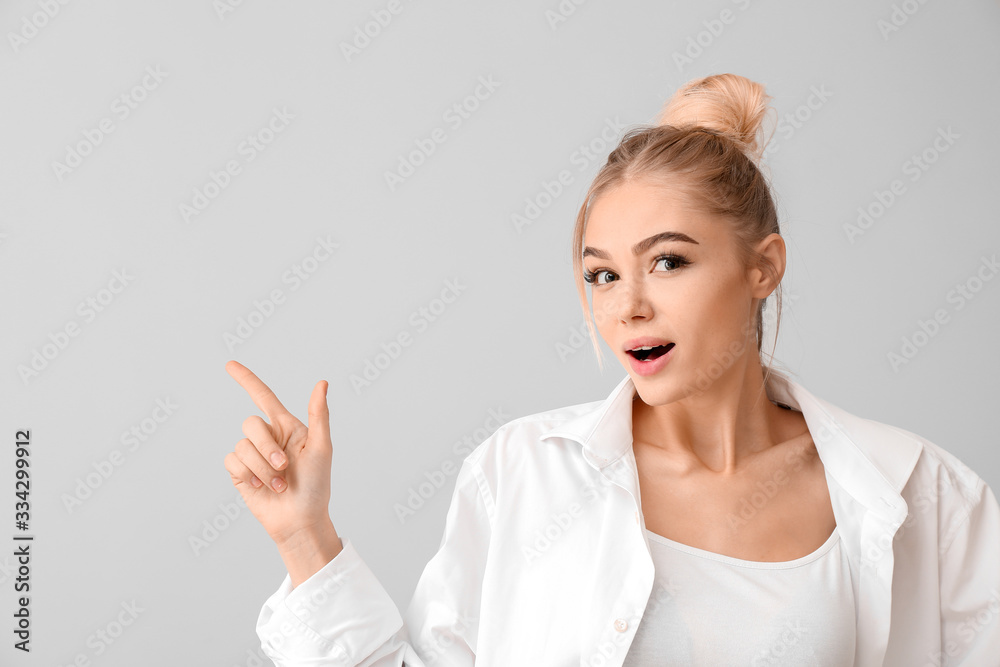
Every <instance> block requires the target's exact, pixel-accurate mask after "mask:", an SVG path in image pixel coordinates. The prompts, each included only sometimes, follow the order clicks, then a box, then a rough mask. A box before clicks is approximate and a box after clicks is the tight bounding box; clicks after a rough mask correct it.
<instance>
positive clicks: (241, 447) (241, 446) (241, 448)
mask: <svg viewBox="0 0 1000 667" xmlns="http://www.w3.org/2000/svg"><path fill="white" fill-rule="evenodd" d="M256 450H257V448H256V447H254V445H253V443H252V442H251V441H250V438H243V439H242V440H240V441H239V442H237V443H236V450H235V451H236V454H237V455H238V456H239V457H240V459H242V458H243V457H245V456H246V455H248V454H251V453H252V452H254V451H256Z"/></svg>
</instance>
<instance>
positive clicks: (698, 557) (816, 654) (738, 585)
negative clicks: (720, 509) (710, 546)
mask: <svg viewBox="0 0 1000 667" xmlns="http://www.w3.org/2000/svg"><path fill="white" fill-rule="evenodd" d="M646 535H647V536H648V537H649V547H650V551H651V552H652V556H653V563H654V566H655V569H656V575H655V580H654V582H653V590H652V592H651V593H650V596H649V601H648V602H647V603H646V609H645V611H644V612H643V616H642V618H641V620H640V622H639V627H638V629H637V630H636V635H635V638H634V639H633V640H632V645H631V646H630V647H629V651H628V654H627V655H626V656H625V662H624V663H623V667H645V666H647V665H727V666H730V665H741V666H745V667H765V666H767V665H795V667H807V666H822V667H845V666H850V665H853V664H854V643H855V639H856V637H855V632H856V627H855V626H856V621H855V611H854V589H853V587H852V586H851V570H850V564H849V563H848V561H847V554H846V553H844V550H843V545H842V544H841V541H840V533H839V532H838V531H837V529H834V530H833V532H832V533H831V534H830V537H829V538H827V540H826V542H825V543H824V544H823V546H821V547H820V548H819V549H817V550H816V551H814V552H813V553H811V554H809V555H807V556H803V557H801V558H797V559H795V560H790V561H782V562H770V563H769V562H759V561H749V560H742V559H739V558H733V557H731V556H724V555H722V554H717V553H713V552H711V551H705V550H703V549H698V548H696V547H692V546H688V545H686V544H681V543H680V542H675V541H673V540H669V539H667V538H665V537H663V536H661V535H657V534H656V533H654V532H652V531H649V530H646Z"/></svg>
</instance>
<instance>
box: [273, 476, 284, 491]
mask: <svg viewBox="0 0 1000 667" xmlns="http://www.w3.org/2000/svg"><path fill="white" fill-rule="evenodd" d="M271 486H273V487H274V490H275V491H281V490H282V489H283V488H285V480H283V479H281V478H280V477H275V478H274V479H272V480H271Z"/></svg>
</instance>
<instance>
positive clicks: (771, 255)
mask: <svg viewBox="0 0 1000 667" xmlns="http://www.w3.org/2000/svg"><path fill="white" fill-rule="evenodd" d="M756 250H757V252H759V253H760V254H761V255H762V256H763V258H762V259H763V261H764V262H766V263H767V264H770V266H771V267H772V270H769V271H765V270H763V269H761V268H760V267H756V266H755V267H753V268H752V269H751V270H750V284H751V288H752V290H753V292H752V293H753V296H754V297H755V298H758V299H763V298H765V297H767V296H770V294H771V292H773V291H774V290H775V289H776V288H777V287H778V283H780V282H781V277H782V276H784V275H785V239H783V238H781V234H774V233H772V234H768V235H767V236H766V237H765V238H764V239H763V240H762V241H760V242H759V243H758V244H757V245H756Z"/></svg>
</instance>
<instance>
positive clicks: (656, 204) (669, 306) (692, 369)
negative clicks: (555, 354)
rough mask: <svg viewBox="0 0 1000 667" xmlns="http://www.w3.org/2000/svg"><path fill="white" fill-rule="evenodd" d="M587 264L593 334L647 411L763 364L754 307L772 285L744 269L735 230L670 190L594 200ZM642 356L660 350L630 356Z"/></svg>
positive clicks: (637, 187)
mask: <svg viewBox="0 0 1000 667" xmlns="http://www.w3.org/2000/svg"><path fill="white" fill-rule="evenodd" d="M774 237H776V238H777V239H779V241H777V243H779V244H780V243H781V241H780V236H778V235H777V234H772V235H770V236H769V237H768V239H766V241H769V242H770V243H769V244H765V245H768V246H770V245H773V243H774ZM761 247H763V246H758V248H759V249H760V248H761ZM781 250H782V251H783V246H782V247H781ZM782 260H783V254H782ZM583 264H584V270H585V272H586V273H585V276H586V278H587V281H588V282H589V283H590V289H591V298H592V301H593V309H594V319H595V321H596V323H597V329H598V331H599V332H600V335H601V337H602V338H603V339H604V341H605V342H606V343H607V344H608V346H609V347H610V348H611V349H612V350H613V351H614V353H615V355H616V356H617V357H618V360H619V361H620V362H621V363H622V365H623V366H624V367H625V369H626V370H627V371H628V373H629V374H630V375H631V376H632V380H633V381H634V382H635V385H636V389H637V391H638V392H639V394H640V396H641V397H642V399H643V400H644V401H645V402H646V403H647V404H650V405H661V404H664V403H669V402H672V401H675V400H678V399H681V398H684V397H685V396H689V395H692V394H697V393H700V392H702V391H704V390H705V389H707V388H709V387H711V386H712V385H713V384H714V383H716V382H718V381H719V379H720V378H725V377H729V378H732V377H736V375H737V374H739V373H741V372H742V370H743V369H745V364H747V363H748V362H752V361H755V362H756V363H757V364H759V363H760V362H759V357H758V356H757V355H758V353H757V343H756V337H755V336H756V328H755V327H756V322H755V319H754V317H755V309H756V307H757V301H756V300H755V299H760V298H763V297H765V296H767V295H768V294H770V293H771V291H772V290H773V287H774V286H775V285H776V283H772V282H771V281H770V280H768V279H767V277H766V276H764V275H763V273H762V272H761V271H760V270H759V269H751V270H749V271H747V270H745V269H744V268H743V267H742V265H741V263H740V261H739V257H738V255H737V246H736V240H735V238H734V237H733V233H732V231H731V223H729V222H728V221H726V220H722V219H718V218H714V217H712V216H710V215H708V214H705V213H702V212H699V211H697V210H694V209H692V208H689V207H688V205H686V204H684V203H683V201H682V200H680V199H679V198H677V197H676V196H674V195H671V194H670V188H669V187H668V186H666V185H664V184H662V183H660V184H656V183H653V182H638V183H628V184H624V185H621V186H618V187H616V188H614V189H612V190H609V191H607V192H605V193H603V194H602V195H600V196H599V197H597V198H596V200H595V201H594V203H593V204H592V207H591V212H590V217H589V219H588V223H587V228H586V231H585V234H584V257H583ZM780 266H781V269H779V271H780V270H782V269H783V263H782V264H781V265H780ZM778 279H780V272H779V274H778ZM591 281H592V282H591ZM637 346H646V347H648V346H655V347H654V348H653V349H652V350H650V351H648V352H643V351H637V352H629V351H628V350H630V349H632V348H635V347H637ZM641 359H646V360H641ZM741 367H742V368H741Z"/></svg>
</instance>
